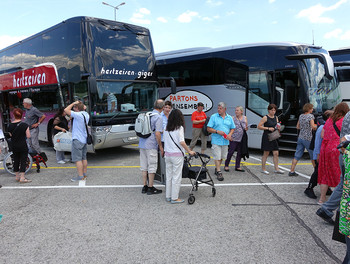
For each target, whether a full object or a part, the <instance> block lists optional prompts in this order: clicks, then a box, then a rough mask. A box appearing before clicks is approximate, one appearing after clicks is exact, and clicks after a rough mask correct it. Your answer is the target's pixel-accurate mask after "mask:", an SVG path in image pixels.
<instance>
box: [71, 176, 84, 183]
mask: <svg viewBox="0 0 350 264" xmlns="http://www.w3.org/2000/svg"><path fill="white" fill-rule="evenodd" d="M83 179H84V177H83V176H78V177H74V178H72V179H70V180H71V181H72V182H75V181H81V180H83Z"/></svg>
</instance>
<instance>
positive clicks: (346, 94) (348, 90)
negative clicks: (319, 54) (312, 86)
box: [329, 47, 350, 104]
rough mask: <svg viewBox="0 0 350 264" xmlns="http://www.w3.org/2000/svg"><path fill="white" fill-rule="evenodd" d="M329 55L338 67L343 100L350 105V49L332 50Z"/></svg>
mask: <svg viewBox="0 0 350 264" xmlns="http://www.w3.org/2000/svg"><path fill="white" fill-rule="evenodd" d="M329 54H330V55H331V57H332V59H333V61H334V66H335V67H336V71H337V75H338V80H339V87H340V91H341V96H342V99H343V101H344V102H347V103H348V104H350V47H349V48H342V49H338V50H330V51H329Z"/></svg>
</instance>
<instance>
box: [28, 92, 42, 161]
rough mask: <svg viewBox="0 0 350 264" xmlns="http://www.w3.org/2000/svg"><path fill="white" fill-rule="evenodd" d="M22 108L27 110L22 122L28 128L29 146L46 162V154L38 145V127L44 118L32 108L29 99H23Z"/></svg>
mask: <svg viewBox="0 0 350 264" xmlns="http://www.w3.org/2000/svg"><path fill="white" fill-rule="evenodd" d="M23 106H24V108H25V109H27V110H26V113H25V120H24V122H25V123H27V124H28V126H29V131H30V138H29V139H28V140H29V145H30V147H31V148H32V149H34V150H35V151H36V152H37V153H39V154H40V156H42V157H43V159H44V160H45V161H46V160H47V157H46V154H45V153H44V152H41V148H40V145H39V125H40V124H41V123H42V122H43V121H44V119H45V117H46V116H45V115H44V114H43V113H42V112H40V111H39V110H38V109H37V108H36V107H34V106H33V103H32V100H31V99H30V98H24V99H23Z"/></svg>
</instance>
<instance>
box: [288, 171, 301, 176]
mask: <svg viewBox="0 0 350 264" xmlns="http://www.w3.org/2000/svg"><path fill="white" fill-rule="evenodd" d="M298 175H299V174H298V173H296V172H295V171H290V172H289V173H288V176H298Z"/></svg>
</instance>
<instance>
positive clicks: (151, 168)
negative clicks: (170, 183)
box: [139, 99, 164, 195]
mask: <svg viewBox="0 0 350 264" xmlns="http://www.w3.org/2000/svg"><path fill="white" fill-rule="evenodd" d="M163 108H164V101H163V100H162V99H158V100H156V101H155V102H154V110H153V111H152V115H151V129H152V131H153V132H152V134H151V135H150V136H149V137H148V138H140V142H139V148H140V167H141V172H142V179H143V188H142V193H147V194H148V195H151V194H158V193H162V190H158V189H156V188H155V187H154V186H153V181H154V176H155V174H156V171H157V165H158V147H159V150H160V152H161V155H162V156H164V149H163V146H162V142H161V133H162V132H163V121H162V117H161V115H160V113H161V112H162V111H163ZM147 176H148V184H147Z"/></svg>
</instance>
